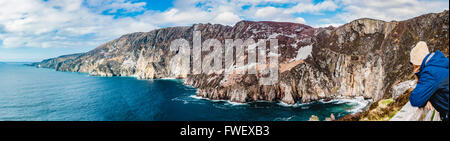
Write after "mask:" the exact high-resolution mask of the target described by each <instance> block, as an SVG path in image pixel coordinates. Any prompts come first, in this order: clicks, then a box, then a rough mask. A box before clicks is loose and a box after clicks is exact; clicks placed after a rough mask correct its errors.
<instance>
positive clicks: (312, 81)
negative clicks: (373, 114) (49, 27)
mask: <svg viewBox="0 0 450 141" xmlns="http://www.w3.org/2000/svg"><path fill="white" fill-rule="evenodd" d="M448 15H449V12H448V11H444V12H442V13H436V14H426V15H422V16H419V17H415V18H412V19H409V20H405V21H391V22H385V21H381V20H374V19H358V20H355V21H352V22H350V23H348V24H345V25H342V26H340V27H336V28H335V27H327V28H312V27H310V26H307V25H303V24H296V23H283V22H252V21H241V22H238V23H236V24H235V25H234V26H224V25H218V24H214V25H213V24H195V25H193V26H185V27H169V28H163V29H157V30H153V31H150V32H139V33H132V34H127V35H124V36H122V37H120V38H119V39H116V40H113V41H110V42H107V43H105V44H103V45H101V46H99V47H97V48H96V49H94V50H92V51H90V52H87V53H83V54H74V55H66V56H61V57H58V58H52V59H48V60H44V61H42V62H40V63H36V64H34V65H36V66H39V67H45V68H54V69H56V70H58V71H73V72H85V73H89V74H91V75H100V76H135V77H137V78H139V79H153V78H168V77H170V78H183V79H185V84H187V85H192V86H194V87H197V88H199V90H198V96H201V97H205V98H210V99H221V100H230V101H233V102H250V101H259V100H264V101H282V102H284V103H286V104H295V103H297V102H299V101H300V102H310V101H315V100H319V99H338V98H352V97H360V96H362V97H364V98H366V99H372V100H379V99H381V98H383V97H392V96H393V95H394V94H393V92H392V88H393V87H394V86H395V85H397V84H398V83H400V82H403V81H407V80H411V79H413V77H414V75H413V73H412V66H410V65H409V52H410V50H411V49H412V48H413V47H414V45H415V44H416V43H417V42H418V41H425V42H427V43H428V46H429V48H430V51H436V50H438V49H439V50H441V51H442V52H443V53H444V54H445V55H447V56H448V46H449V44H448V41H449V40H448V27H449V21H448V19H449V17H448ZM194 31H201V33H202V36H201V38H202V41H205V40H207V39H212V38H214V39H218V40H219V41H221V42H222V44H224V42H225V39H242V40H246V39H249V38H252V39H254V40H255V41H256V42H258V40H259V39H271V38H276V39H278V54H269V55H275V56H278V61H279V79H278V83H276V84H274V85H260V84H259V83H258V82H259V80H260V79H261V77H263V76H262V75H261V74H259V73H256V74H248V73H245V74H235V73H232V74H223V73H222V74H210V75H207V74H197V75H193V74H191V75H177V74H178V73H179V72H189V71H190V70H186V69H184V68H183V67H182V66H181V65H180V63H177V62H176V61H175V62H174V61H173V60H172V59H173V57H174V56H175V55H177V53H179V52H178V51H170V49H169V47H170V43H171V42H172V41H173V40H175V39H179V38H183V39H186V40H187V41H189V44H190V46H191V47H192V43H193V42H192V41H193V32H194ZM268 51H269V42H267V52H268ZM208 53H209V52H203V54H202V56H203V57H202V58H203V59H209V58H208V57H211V56H208ZM246 57H247V53H246V54H245V56H244V58H246ZM191 59H192V58H191ZM223 62H224V61H223ZM191 63H192V62H191ZM191 65H192V64H191ZM223 65H224V64H223ZM244 67H251V64H246V66H244ZM223 68H225V67H223ZM225 69H230V68H225ZM225 69H224V70H223V71H225ZM231 69H239V68H231ZM228 71H229V70H228Z"/></svg>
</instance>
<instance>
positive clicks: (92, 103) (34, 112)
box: [0, 63, 366, 121]
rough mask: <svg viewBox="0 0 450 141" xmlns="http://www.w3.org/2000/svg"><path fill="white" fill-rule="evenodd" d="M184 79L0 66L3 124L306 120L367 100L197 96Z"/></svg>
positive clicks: (343, 110)
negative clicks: (245, 99)
mask: <svg viewBox="0 0 450 141" xmlns="http://www.w3.org/2000/svg"><path fill="white" fill-rule="evenodd" d="M196 92H197V89H196V88H193V87H190V86H186V85H184V84H183V80H179V79H161V80H137V79H136V78H133V77H98V76H89V75H87V74H83V73H75V72H58V71H55V70H52V69H43V68H35V67H30V66H25V65H24V63H0V121H10V120H13V121H304V120H308V119H309V118H310V117H311V115H316V116H318V117H319V119H320V120H324V119H325V117H329V116H330V114H334V115H335V117H336V118H339V117H343V116H345V115H347V114H349V113H352V112H355V111H357V110H359V109H360V108H361V107H364V104H366V103H365V102H364V101H363V102H361V101H354V100H333V101H329V102H323V101H319V102H313V103H307V104H302V103H298V104H295V105H286V104H284V103H281V102H263V101H261V102H251V103H245V104H242V103H234V102H228V101H225V100H208V99H204V98H201V97H198V96H196Z"/></svg>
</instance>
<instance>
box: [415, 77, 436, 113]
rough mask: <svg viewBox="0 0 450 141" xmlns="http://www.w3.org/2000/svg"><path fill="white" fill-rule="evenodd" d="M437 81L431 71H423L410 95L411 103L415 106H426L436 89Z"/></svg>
mask: <svg viewBox="0 0 450 141" xmlns="http://www.w3.org/2000/svg"><path fill="white" fill-rule="evenodd" d="M435 83H436V81H435V80H434V79H433V77H432V76H431V74H430V72H428V71H425V72H423V73H422V75H421V76H420V78H419V81H418V82H417V85H416V88H414V90H413V91H412V93H411V95H410V96H409V101H410V102H411V105H412V106H415V107H424V106H425V104H426V103H427V101H428V99H430V97H431V96H432V95H433V93H434V91H436V88H437V85H436V84H435Z"/></svg>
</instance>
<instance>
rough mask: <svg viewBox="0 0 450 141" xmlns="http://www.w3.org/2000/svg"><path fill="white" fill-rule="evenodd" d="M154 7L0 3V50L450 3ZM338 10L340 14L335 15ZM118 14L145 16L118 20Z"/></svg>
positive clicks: (30, 0) (422, 9)
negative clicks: (162, 29) (173, 29)
mask: <svg viewBox="0 0 450 141" xmlns="http://www.w3.org/2000/svg"><path fill="white" fill-rule="evenodd" d="M148 4H151V3H149V2H133V1H131V0H63V1H62V0H48V1H47V2H46V1H42V0H10V1H6V0H0V40H1V41H0V47H3V48H16V47H42V48H45V47H47V48H52V47H55V48H56V47H89V48H93V47H96V46H98V45H100V44H101V43H103V42H106V41H108V40H112V39H115V38H117V37H119V36H121V35H123V34H126V33H131V32H139V31H140V32H146V31H150V30H152V29H156V28H158V27H167V26H178V25H191V24H195V23H217V24H225V25H233V24H235V23H236V22H238V21H240V20H243V19H245V20H255V21H280V22H296V23H303V24H306V23H307V22H308V23H310V24H312V26H314V27H323V26H328V25H333V26H338V25H341V24H343V23H346V22H349V21H352V20H355V19H357V18H363V17H368V18H375V19H382V20H386V21H390V20H404V19H408V18H412V17H415V16H418V15H421V14H425V13H429V12H441V11H442V10H444V9H448V1H446V0H431V1H422V0H389V1H388V0H379V1H372V0H324V1H322V2H319V3H317V2H314V1H313V0H214V1H213V0H188V1H186V0H175V1H174V2H173V7H169V8H168V9H167V10H162V11H155V10H146V9H145V8H144V6H146V5H148ZM280 5H288V6H280ZM244 6H245V7H246V8H242V7H244ZM337 10H339V13H337V14H329V13H332V12H335V11H337ZM116 12H120V13H133V12H141V13H140V14H139V15H137V16H135V17H126V16H124V17H120V16H119V17H114V13H116ZM327 12H329V13H327ZM102 13H108V14H110V15H103V14H102ZM325 13H327V14H328V15H330V16H329V17H326V18H323V17H321V19H317V20H315V21H312V22H311V21H306V20H309V19H308V18H306V17H302V16H301V15H302V14H313V15H317V16H323V15H324V14H325ZM305 18H306V20H305ZM313 19H316V18H315V17H314V18H313Z"/></svg>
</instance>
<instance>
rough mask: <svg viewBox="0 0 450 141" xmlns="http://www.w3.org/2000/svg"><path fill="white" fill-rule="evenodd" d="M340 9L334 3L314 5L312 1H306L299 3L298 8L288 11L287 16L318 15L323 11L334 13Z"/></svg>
mask: <svg viewBox="0 0 450 141" xmlns="http://www.w3.org/2000/svg"><path fill="white" fill-rule="evenodd" d="M337 8H338V6H337V4H336V3H335V2H334V1H331V0H326V1H323V2H320V3H317V4H314V3H313V2H312V1H304V2H300V3H298V4H297V5H296V6H294V7H292V8H289V9H286V11H285V14H291V13H305V12H309V13H316V14H318V13H319V12H322V11H334V10H336V9H337Z"/></svg>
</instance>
